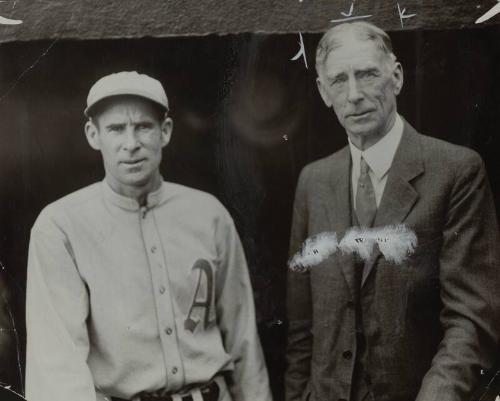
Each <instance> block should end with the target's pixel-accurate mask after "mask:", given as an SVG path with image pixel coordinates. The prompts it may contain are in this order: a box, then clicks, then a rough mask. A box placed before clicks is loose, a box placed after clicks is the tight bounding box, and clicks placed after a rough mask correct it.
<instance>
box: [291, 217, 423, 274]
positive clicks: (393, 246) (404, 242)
mask: <svg viewBox="0 0 500 401" xmlns="http://www.w3.org/2000/svg"><path fill="white" fill-rule="evenodd" d="M417 242H418V241H417V236H416V234H415V233H414V232H413V231H412V230H410V229H409V228H407V227H406V226H405V225H404V224H399V225H391V226H386V227H376V228H360V227H352V228H351V229H349V230H348V231H347V232H346V233H345V235H344V238H342V240H341V241H340V243H339V242H338V240H337V234H336V233H333V232H324V233H320V234H318V235H316V236H314V237H311V238H308V239H306V241H305V242H304V244H303V246H302V248H301V250H300V251H299V252H297V253H296V254H295V255H294V256H293V257H292V259H291V260H290V261H289V263H288V266H289V268H290V269H292V270H294V271H299V272H302V271H305V270H308V269H309V268H310V267H312V266H316V265H318V264H320V263H321V262H323V261H324V260H326V259H327V258H328V257H329V256H331V255H333V254H334V253H335V252H336V251H337V250H340V251H341V252H344V253H355V254H358V255H359V256H360V258H362V259H363V260H365V261H366V260H368V259H369V258H370V256H371V255H372V253H373V251H374V248H375V244H377V245H378V248H379V250H380V252H381V253H382V255H384V257H385V258H386V260H387V261H390V262H392V263H395V264H400V263H402V262H403V261H404V260H405V258H406V257H407V256H409V255H411V254H412V253H413V252H414V251H415V247H416V246H417Z"/></svg>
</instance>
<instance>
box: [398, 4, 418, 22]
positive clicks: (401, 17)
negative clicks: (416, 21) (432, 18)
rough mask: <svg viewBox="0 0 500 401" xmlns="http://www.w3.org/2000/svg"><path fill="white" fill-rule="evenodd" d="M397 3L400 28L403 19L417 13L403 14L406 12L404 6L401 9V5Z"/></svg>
mask: <svg viewBox="0 0 500 401" xmlns="http://www.w3.org/2000/svg"><path fill="white" fill-rule="evenodd" d="M397 4H398V12H399V20H400V21H401V28H404V24H403V21H404V20H405V19H408V18H413V17H415V16H416V15H417V14H408V15H405V13H406V8H403V10H401V7H400V6H399V3H397Z"/></svg>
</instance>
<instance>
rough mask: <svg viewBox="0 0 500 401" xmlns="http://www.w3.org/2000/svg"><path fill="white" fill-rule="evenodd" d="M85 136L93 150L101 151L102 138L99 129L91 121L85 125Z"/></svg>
mask: <svg viewBox="0 0 500 401" xmlns="http://www.w3.org/2000/svg"><path fill="white" fill-rule="evenodd" d="M85 136H86V137H87V142H88V143H89V145H90V146H91V147H92V149H95V150H101V137H100V136H99V129H98V128H97V127H96V125H95V124H94V122H93V121H92V120H91V119H89V120H88V121H87V122H86V123H85Z"/></svg>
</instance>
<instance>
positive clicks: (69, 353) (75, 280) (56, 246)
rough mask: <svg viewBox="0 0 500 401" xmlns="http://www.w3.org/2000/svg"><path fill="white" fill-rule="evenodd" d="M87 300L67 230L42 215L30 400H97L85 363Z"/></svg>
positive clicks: (32, 264) (32, 270) (30, 334)
mask: <svg viewBox="0 0 500 401" xmlns="http://www.w3.org/2000/svg"><path fill="white" fill-rule="evenodd" d="M88 303H89V300H88V294H87V289H86V286H85V284H84V282H83V280H82V278H81V277H80V275H79V273H78V271H77V266H76V263H75V260H74V257H73V255H72V248H71V244H70V243H69V241H68V239H67V237H66V235H65V234H64V232H63V231H62V230H61V229H60V228H59V227H58V226H57V225H56V224H55V223H54V222H53V221H51V220H50V219H46V218H39V219H38V221H37V223H36V224H35V227H34V228H33V229H32V232H31V239H30V246H29V255H28V277H27V299H26V327H27V351H26V397H27V400H28V401H68V400H72V401H95V400H96V391H95V389H94V384H93V380H92V376H91V373H90V369H89V367H88V365H87V356H88V353H89V338H88V333H87V326H86V319H87V316H88V312H89V306H88Z"/></svg>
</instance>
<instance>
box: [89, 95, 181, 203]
mask: <svg viewBox="0 0 500 401" xmlns="http://www.w3.org/2000/svg"><path fill="white" fill-rule="evenodd" d="M85 130H86V134H87V139H88V141H89V143H90V145H91V146H92V147H93V148H94V149H96V150H100V151H101V154H102V158H103V160H104V169H105V171H106V179H107V180H108V183H109V184H110V185H111V187H112V188H113V189H114V190H115V191H116V192H118V193H120V194H123V195H127V196H130V194H135V193H136V192H137V191H139V192H140V191H141V189H143V188H144V189H145V190H146V191H148V190H152V189H153V187H154V186H155V183H157V182H158V181H160V172H159V166H160V162H161V156H162V148H163V147H164V146H166V145H167V144H168V142H169V140H170V134H171V131H172V120H171V119H170V118H165V119H164V120H160V119H159V118H158V112H157V110H156V109H155V108H154V106H153V105H152V104H151V102H149V101H148V100H145V99H141V98H139V97H124V98H117V99H116V100H112V101H111V102H110V103H109V104H108V105H107V107H105V108H104V110H102V111H101V112H100V113H99V115H97V116H96V117H95V119H93V120H92V121H89V122H87V124H86V126H85ZM134 191H135V192H134Z"/></svg>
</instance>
